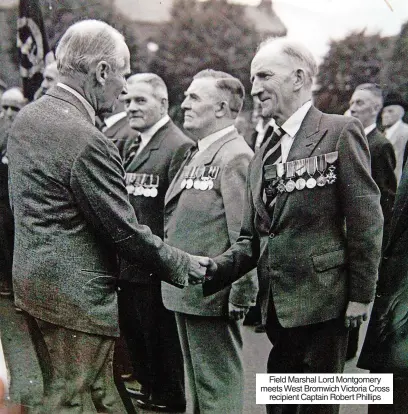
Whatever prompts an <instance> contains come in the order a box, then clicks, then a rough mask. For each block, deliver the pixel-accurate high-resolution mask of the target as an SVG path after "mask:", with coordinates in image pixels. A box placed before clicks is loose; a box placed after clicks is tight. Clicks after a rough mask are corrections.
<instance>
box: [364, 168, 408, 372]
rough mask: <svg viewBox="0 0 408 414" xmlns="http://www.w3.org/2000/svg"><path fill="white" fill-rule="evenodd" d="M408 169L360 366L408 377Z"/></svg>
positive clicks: (392, 222) (402, 181)
mask: <svg viewBox="0 0 408 414" xmlns="http://www.w3.org/2000/svg"><path fill="white" fill-rule="evenodd" d="M407 251H408V165H405V167H404V170H403V174H402V179H401V181H400V184H399V187H398V191H397V196H396V199H395V208H394V214H393V217H392V220H391V226H390V235H389V240H388V243H387V245H386V247H385V249H384V256H383V260H382V263H381V267H380V277H379V280H378V287H377V294H376V299H375V302H374V305H373V310H372V313H371V318H370V322H369V325H368V330H367V335H366V339H365V342H364V346H363V349H362V351H361V355H360V359H359V361H358V366H359V367H361V368H364V369H370V370H373V371H379V372H392V373H394V374H399V375H403V376H405V377H406V376H408V254H407Z"/></svg>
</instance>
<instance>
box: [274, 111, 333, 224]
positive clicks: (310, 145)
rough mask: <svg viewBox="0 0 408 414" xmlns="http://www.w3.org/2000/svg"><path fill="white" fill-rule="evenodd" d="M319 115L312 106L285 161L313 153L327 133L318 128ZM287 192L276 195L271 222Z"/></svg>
mask: <svg viewBox="0 0 408 414" xmlns="http://www.w3.org/2000/svg"><path fill="white" fill-rule="evenodd" d="M321 117H322V113H321V112H320V111H319V110H317V109H316V108H315V107H313V106H312V107H311V108H310V110H309V112H308V113H307V114H306V116H305V118H304V120H303V122H302V125H301V126H300V129H299V131H298V133H297V134H296V136H295V138H294V141H293V143H292V146H291V148H290V151H289V154H288V158H287V160H286V162H288V161H294V160H298V159H302V158H308V157H310V156H311V155H312V154H313V152H314V150H315V148H316V146H317V144H318V143H319V142H320V140H321V139H322V138H323V137H324V136H325V135H326V133H327V130H320V129H319V125H320V120H321ZM289 194H290V193H287V192H285V193H282V194H279V195H278V197H277V199H276V205H275V208H274V210H273V220H272V221H273V222H276V221H277V220H278V219H279V217H280V215H281V213H282V209H283V207H284V206H285V204H286V201H287V199H288V197H289Z"/></svg>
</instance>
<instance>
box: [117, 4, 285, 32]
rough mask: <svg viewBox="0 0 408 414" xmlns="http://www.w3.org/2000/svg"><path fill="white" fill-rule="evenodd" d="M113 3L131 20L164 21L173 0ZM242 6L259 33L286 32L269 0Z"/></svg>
mask: <svg viewBox="0 0 408 414" xmlns="http://www.w3.org/2000/svg"><path fill="white" fill-rule="evenodd" d="M192 1H193V0H192ZM115 4H116V6H117V7H118V9H119V10H120V11H121V12H122V13H123V14H126V16H127V17H129V18H130V19H131V20H134V21H139V22H146V23H164V22H167V21H169V20H170V17H171V8H172V6H173V0H115ZM243 7H245V14H246V16H247V17H248V19H249V20H250V21H252V22H253V23H254V24H255V26H256V28H257V30H258V31H259V32H260V33H264V34H268V35H272V34H273V35H277V36H284V35H285V34H286V27H285V25H284V24H283V23H282V21H281V19H280V18H279V17H278V16H277V15H276V13H275V11H274V10H273V7H272V1H271V0H261V3H260V4H259V6H243Z"/></svg>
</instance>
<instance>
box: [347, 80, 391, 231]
mask: <svg viewBox="0 0 408 414" xmlns="http://www.w3.org/2000/svg"><path fill="white" fill-rule="evenodd" d="M382 104H383V97H382V90H381V89H380V88H379V87H378V86H377V85H375V84H373V83H364V84H362V85H359V86H357V88H356V90H355V91H354V93H353V95H352V97H351V100H350V115H351V116H353V117H355V118H357V119H358V120H359V121H360V122H361V123H362V124H363V127H364V133H365V134H366V136H367V140H368V148H369V150H370V155H371V175H372V177H373V179H374V181H375V182H376V184H377V186H378V188H379V189H380V193H381V198H380V202H381V208H382V212H383V215H384V237H386V236H387V229H388V226H389V223H390V220H391V216H392V209H393V206H394V199H395V192H396V190H397V179H396V176H395V173H394V170H395V167H396V159H395V153H394V148H393V146H392V144H391V143H390V142H389V141H388V140H387V139H386V138H385V136H384V135H383V134H382V133H381V132H380V131H379V130H378V128H377V125H376V120H377V117H378V115H379V113H380V112H381V109H382Z"/></svg>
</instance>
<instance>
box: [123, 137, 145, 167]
mask: <svg viewBox="0 0 408 414" xmlns="http://www.w3.org/2000/svg"><path fill="white" fill-rule="evenodd" d="M141 142H142V135H141V134H138V135H136V136H135V138H134V139H133V141H132V143H131V144H130V145H129V147H128V148H127V149H126V153H125V156H124V157H123V168H124V169H125V170H126V169H127V168H128V167H129V165H130V164H131V162H132V161H133V159H134V158H135V155H136V154H137V150H138V149H139V147H140V143H141Z"/></svg>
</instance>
